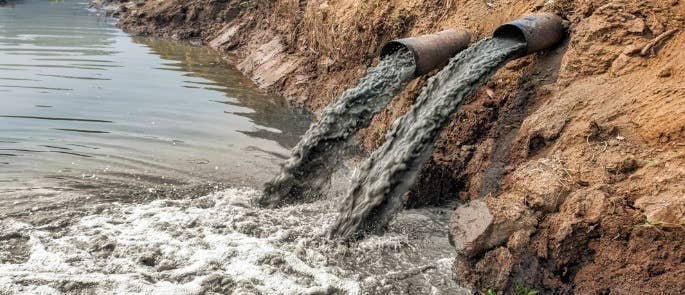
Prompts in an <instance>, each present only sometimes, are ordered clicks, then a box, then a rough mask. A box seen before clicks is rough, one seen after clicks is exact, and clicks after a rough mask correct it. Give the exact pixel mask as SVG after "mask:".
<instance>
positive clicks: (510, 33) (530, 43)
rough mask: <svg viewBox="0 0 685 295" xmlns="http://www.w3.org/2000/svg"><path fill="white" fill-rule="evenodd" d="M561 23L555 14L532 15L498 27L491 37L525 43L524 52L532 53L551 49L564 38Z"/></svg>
mask: <svg viewBox="0 0 685 295" xmlns="http://www.w3.org/2000/svg"><path fill="white" fill-rule="evenodd" d="M562 22H563V20H562V19H561V17H559V16H557V15H555V14H551V13H541V14H533V15H529V16H526V17H524V18H521V19H517V20H515V21H512V22H508V23H506V24H503V25H501V26H499V27H498V28H497V29H496V30H495V33H494V34H493V35H492V36H493V37H495V38H509V39H516V40H519V41H521V42H525V43H526V52H527V53H533V52H536V51H538V50H543V49H547V48H549V47H552V46H554V45H556V44H557V43H559V41H561V39H563V38H564V26H563V24H562Z"/></svg>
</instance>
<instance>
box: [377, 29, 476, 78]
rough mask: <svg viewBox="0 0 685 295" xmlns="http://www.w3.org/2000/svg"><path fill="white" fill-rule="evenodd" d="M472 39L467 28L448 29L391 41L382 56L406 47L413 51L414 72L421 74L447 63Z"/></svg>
mask: <svg viewBox="0 0 685 295" xmlns="http://www.w3.org/2000/svg"><path fill="white" fill-rule="evenodd" d="M470 41H471V34H469V32H467V31H465V30H446V31H442V32H439V33H435V34H430V35H424V36H419V37H412V38H404V39H399V40H394V41H390V42H388V44H386V45H385V46H383V48H382V49H381V57H384V56H386V55H389V54H392V53H394V52H396V51H397V50H399V49H400V48H406V49H408V50H409V51H410V52H411V53H412V55H413V57H414V61H415V62H416V70H415V72H414V74H415V75H416V76H421V75H423V74H427V73H428V72H430V71H432V70H434V69H437V68H439V67H443V66H445V65H447V63H448V62H449V59H450V58H452V57H453V56H455V55H456V54H457V53H459V52H460V51H462V50H464V49H465V48H466V47H467V46H468V45H469V42H470Z"/></svg>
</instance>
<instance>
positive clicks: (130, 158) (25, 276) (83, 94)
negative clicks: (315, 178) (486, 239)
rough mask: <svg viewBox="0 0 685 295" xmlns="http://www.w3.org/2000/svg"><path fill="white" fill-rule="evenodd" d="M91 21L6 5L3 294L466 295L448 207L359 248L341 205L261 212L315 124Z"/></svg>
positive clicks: (170, 50) (188, 54)
mask: <svg viewBox="0 0 685 295" xmlns="http://www.w3.org/2000/svg"><path fill="white" fill-rule="evenodd" d="M86 7H87V3H80V2H78V1H69V0H64V1H39V0H35V1H32V0H24V1H9V4H7V5H4V6H0V294H2V295H5V294H231V293H233V294H387V293H393V294H426V293H433V294H460V293H463V294H468V292H467V291H466V290H463V289H461V288H460V287H459V286H457V285H456V284H455V282H454V281H453V279H452V272H451V267H452V262H453V261H454V255H455V254H454V250H453V248H452V247H451V246H450V244H449V241H448V239H447V226H446V223H447V221H448V220H449V215H450V212H451V210H450V208H423V209H417V210H407V211H403V212H401V213H400V214H398V216H397V218H395V219H394V220H393V222H392V223H390V224H389V226H388V231H387V232H386V233H385V234H384V235H383V236H371V237H369V238H367V239H365V240H362V241H357V242H353V243H350V242H345V241H340V240H330V239H328V238H327V237H326V230H327V229H328V228H329V227H330V226H331V225H332V224H333V223H334V221H335V218H336V216H337V215H338V207H339V201H340V200H336V199H335V198H323V199H321V200H318V201H315V202H312V203H308V204H296V205H291V206H286V207H283V208H278V209H264V208H260V207H259V206H256V205H255V203H256V202H257V200H258V199H260V198H261V197H262V196H261V192H260V189H259V188H260V187H261V185H262V184H263V183H264V182H265V181H266V180H268V179H269V178H270V177H272V176H273V175H275V174H276V173H277V172H278V169H279V164H280V162H282V161H283V160H284V159H285V158H286V157H287V155H288V150H289V149H291V148H292V147H294V146H295V145H296V143H297V141H298V140H299V137H300V136H301V135H302V134H303V133H304V132H305V131H306V129H307V127H308V125H309V124H310V122H309V120H308V119H307V118H305V116H303V115H301V114H300V112H298V111H294V110H291V109H290V108H288V107H286V106H287V104H286V103H285V102H283V101H282V100H280V99H278V98H275V97H272V96H269V95H265V94H264V93H263V92H261V91H259V90H258V89H255V88H254V86H253V85H252V84H251V83H250V81H249V80H247V79H246V78H244V77H243V76H241V75H240V73H238V72H237V71H235V70H234V69H233V68H231V67H230V66H229V65H228V64H226V63H225V62H224V61H223V59H222V58H221V57H220V56H219V55H217V54H216V53H214V52H213V51H211V50H209V49H205V48H203V47H195V46H191V45H188V44H184V43H178V42H169V41H163V40H156V39H145V38H142V39H140V38H131V37H130V36H128V35H126V34H125V33H123V32H122V31H120V30H119V29H117V28H116V27H115V20H113V19H109V18H104V17H100V16H98V14H97V13H96V12H93V11H88V10H87V9H86ZM337 178H338V179H337V181H340V182H346V181H347V182H349V179H348V178H347V177H346V176H344V175H342V176H337Z"/></svg>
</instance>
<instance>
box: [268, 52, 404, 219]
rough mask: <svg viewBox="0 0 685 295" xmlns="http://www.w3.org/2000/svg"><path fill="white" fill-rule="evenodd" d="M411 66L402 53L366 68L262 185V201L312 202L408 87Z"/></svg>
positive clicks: (281, 202) (277, 202)
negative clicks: (357, 138)
mask: <svg viewBox="0 0 685 295" xmlns="http://www.w3.org/2000/svg"><path fill="white" fill-rule="evenodd" d="M415 67H416V66H415V63H414V59H413V57H412V55H411V53H410V52H409V51H408V50H406V49H403V50H398V51H397V52H395V53H394V54H391V55H388V56H387V57H385V58H384V59H383V60H381V61H380V62H379V64H378V66H376V67H374V68H371V69H369V71H368V73H367V75H366V76H364V77H363V78H361V79H360V80H359V83H358V84H357V86H356V87H354V88H351V89H348V90H347V91H345V92H344V93H343V95H342V97H341V98H340V100H339V101H338V102H337V103H335V104H333V105H332V106H330V107H328V108H327V109H326V111H324V113H323V115H322V116H321V119H320V120H319V121H318V122H317V123H316V124H315V125H313V126H312V127H311V128H310V129H309V131H307V133H306V134H305V135H304V136H303V137H302V139H301V140H300V142H299V143H298V144H297V146H296V147H295V148H294V149H293V151H292V155H291V157H290V159H288V161H287V162H286V164H285V166H284V167H283V169H282V170H281V173H280V174H279V175H278V176H277V177H276V178H275V179H274V180H273V181H271V182H269V183H267V184H266V188H265V195H264V198H263V199H262V200H261V201H260V203H261V204H262V205H264V206H278V205H281V204H283V203H292V202H293V201H302V200H312V199H316V198H317V197H318V195H319V194H320V191H321V188H322V187H323V186H324V185H325V184H326V183H327V181H328V180H329V179H330V175H331V174H332V173H333V171H334V170H335V169H336V167H338V165H339V163H340V162H341V161H342V160H344V158H345V154H346V152H347V151H349V148H350V147H351V146H353V143H352V141H351V139H352V138H353V136H354V135H355V134H357V132H358V131H359V130H360V129H362V128H365V127H366V126H368V125H369V122H370V121H371V119H372V117H373V115H375V114H376V113H378V112H380V111H381V110H382V109H383V108H384V107H385V106H386V105H387V104H388V103H389V102H390V100H391V99H392V98H393V97H394V96H395V95H396V94H397V93H398V92H399V91H401V90H402V89H403V88H404V86H406V84H407V82H409V81H410V80H411V79H412V78H413V77H414V69H415Z"/></svg>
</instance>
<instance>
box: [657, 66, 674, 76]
mask: <svg viewBox="0 0 685 295" xmlns="http://www.w3.org/2000/svg"><path fill="white" fill-rule="evenodd" d="M671 75H673V68H672V67H670V66H668V67H665V68H664V69H662V70H661V71H659V73H658V74H657V76H658V77H659V78H668V77H670V76H671Z"/></svg>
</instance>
